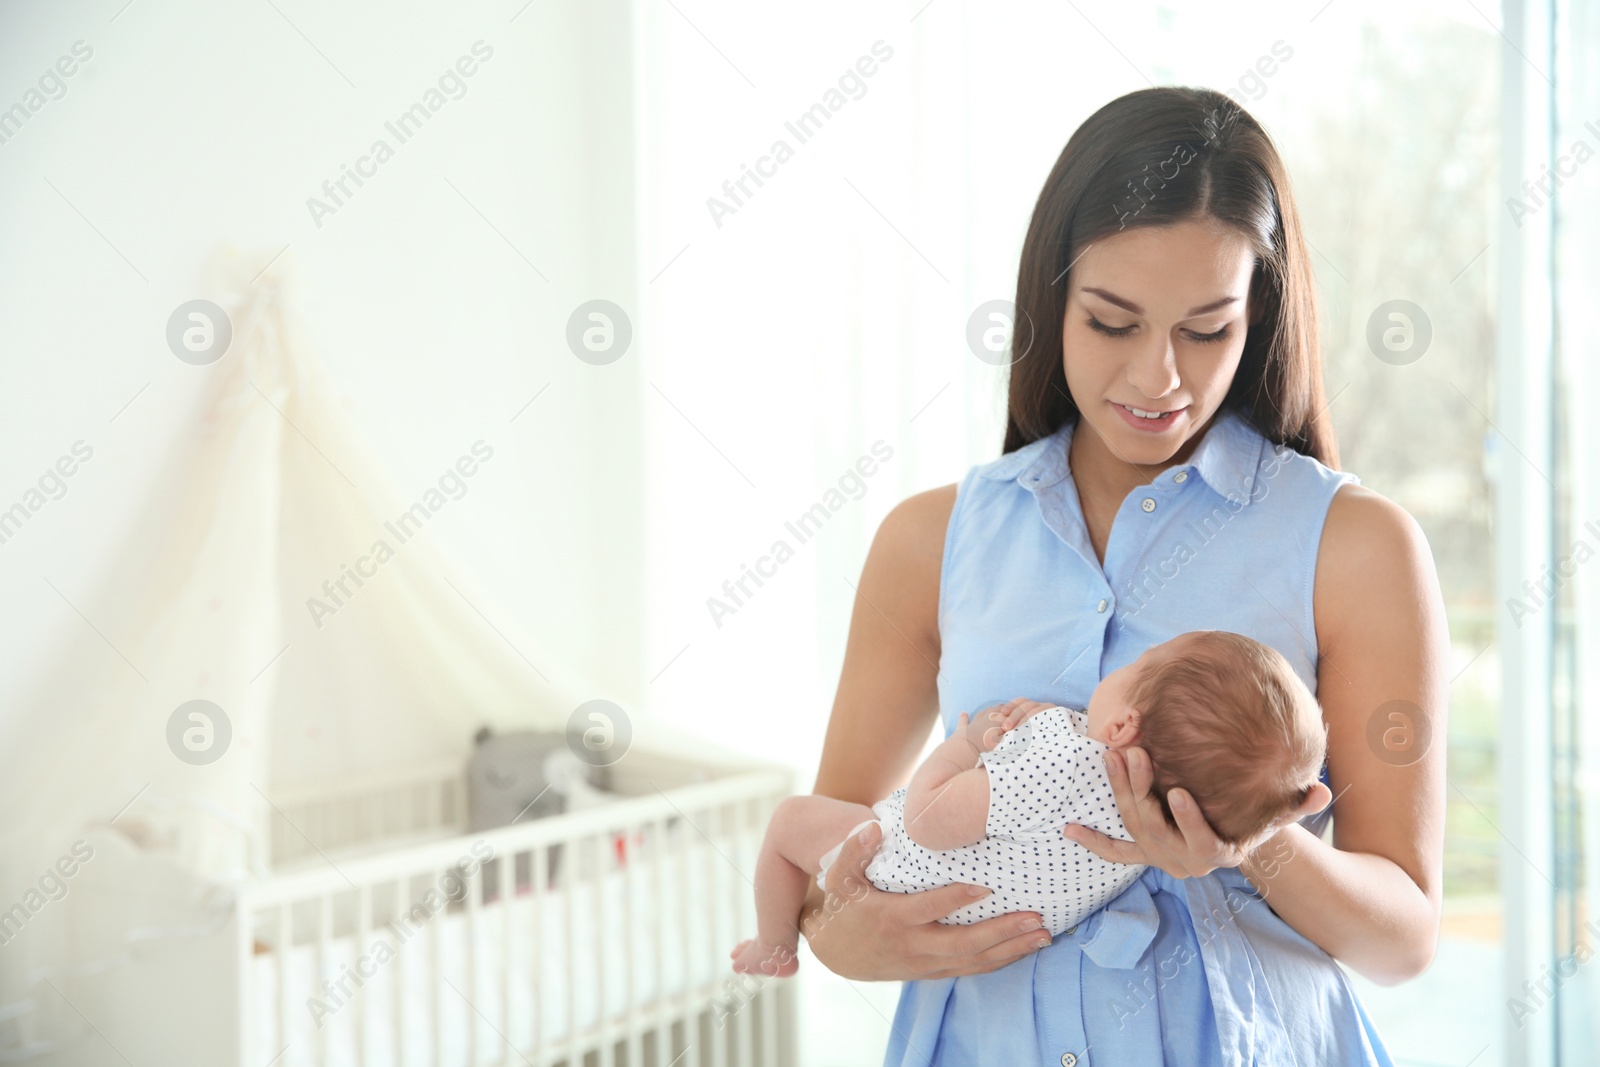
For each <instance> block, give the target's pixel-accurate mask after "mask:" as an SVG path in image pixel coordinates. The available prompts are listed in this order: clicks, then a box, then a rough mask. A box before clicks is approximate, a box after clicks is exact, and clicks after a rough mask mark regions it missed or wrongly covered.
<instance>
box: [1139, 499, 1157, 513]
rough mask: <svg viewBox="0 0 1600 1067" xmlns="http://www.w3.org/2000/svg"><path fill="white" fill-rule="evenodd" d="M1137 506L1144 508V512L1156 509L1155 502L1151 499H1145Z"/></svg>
mask: <svg viewBox="0 0 1600 1067" xmlns="http://www.w3.org/2000/svg"><path fill="white" fill-rule="evenodd" d="M1139 506H1140V507H1141V508H1144V509H1145V510H1146V511H1154V510H1155V509H1156V502H1155V500H1154V499H1153V498H1151V497H1145V498H1144V503H1143V504H1140V505H1139Z"/></svg>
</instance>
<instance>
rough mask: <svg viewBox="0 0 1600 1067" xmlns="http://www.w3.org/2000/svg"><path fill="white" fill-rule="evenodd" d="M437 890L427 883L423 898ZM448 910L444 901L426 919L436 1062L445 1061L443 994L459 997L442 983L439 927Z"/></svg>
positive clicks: (457, 998) (444, 1003)
mask: <svg viewBox="0 0 1600 1067" xmlns="http://www.w3.org/2000/svg"><path fill="white" fill-rule="evenodd" d="M430 881H431V879H430ZM437 891H438V890H436V889H434V887H433V885H429V887H428V889H427V890H426V891H424V893H423V899H424V900H426V899H427V894H428V893H429V892H437ZM423 910H424V911H427V910H428V906H427V905H426V904H423ZM449 911H450V903H449V902H448V901H446V902H445V903H444V904H443V905H442V906H441V907H440V908H439V911H438V914H436V915H433V916H432V917H431V918H429V919H428V961H429V964H430V966H429V972H428V982H429V984H430V985H431V986H432V987H433V996H432V997H431V998H429V1000H430V1007H431V1009H432V1012H433V1062H434V1063H437V1064H442V1063H445V1062H447V1061H446V1060H445V1055H444V1018H445V1011H446V1010H447V1005H446V1002H445V996H446V995H447V994H448V995H449V996H451V997H454V998H455V999H456V1000H457V1001H458V1002H459V1001H460V999H461V998H460V997H457V996H456V995H455V994H454V993H452V992H450V987H449V986H447V985H445V984H444V977H445V975H444V945H443V939H444V933H443V931H442V929H441V927H443V926H444V924H445V919H446V918H447V917H448V915H449Z"/></svg>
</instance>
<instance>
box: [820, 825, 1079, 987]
mask: <svg viewBox="0 0 1600 1067" xmlns="http://www.w3.org/2000/svg"><path fill="white" fill-rule="evenodd" d="M882 838H883V830H882V828H881V827H879V826H878V825H877V824H873V825H871V826H868V827H867V828H866V829H865V830H863V831H862V832H861V833H859V834H856V835H854V836H852V837H851V838H850V839H849V840H848V841H846V842H845V843H844V847H843V848H842V849H840V850H839V857H838V859H836V860H835V861H834V862H833V864H832V865H831V866H830V867H829V868H828V876H827V883H828V901H827V903H825V904H824V905H823V906H822V907H820V908H817V909H815V911H813V912H810V913H808V914H806V915H805V916H804V920H803V922H802V924H801V930H802V931H803V932H804V933H805V935H806V942H807V944H809V945H810V946H811V952H812V954H813V955H815V956H816V957H817V959H818V960H820V961H821V962H822V964H823V966H825V967H827V968H828V970H830V971H832V972H833V973H835V974H837V975H840V976H842V977H844V978H852V979H858V980H864V981H908V980H911V979H917V978H950V977H954V976H957V975H963V974H982V973H984V972H986V971H993V970H996V969H998V968H1000V967H1004V966H1005V965H1006V964H1008V963H1012V962H1014V961H1016V960H1019V959H1021V958H1022V957H1023V956H1026V955H1028V954H1029V953H1032V952H1036V951H1038V950H1039V949H1040V948H1043V947H1044V946H1045V945H1048V944H1049V943H1050V935H1049V933H1048V932H1047V931H1045V930H1044V928H1043V926H1042V924H1041V923H1040V916H1039V915H1038V914H1037V913H1036V912H1026V911H1019V912H1011V913H1009V914H1006V915H997V916H994V917H993V918H989V919H984V920H983V921H982V922H977V923H973V924H972V925H970V926H952V925H947V924H945V923H941V922H939V921H938V920H939V918H940V917H942V916H945V915H948V914H950V913H951V912H953V911H955V910H957V909H958V908H961V907H964V906H965V905H967V904H970V903H972V902H973V901H975V900H979V899H981V898H983V897H985V896H987V895H988V893H989V890H987V889H985V888H983V887H981V886H974V885H969V884H967V883H964V882H956V883H954V884H952V885H947V886H940V887H939V888H938V889H929V890H926V891H924V892H921V893H887V892H884V891H883V890H881V889H878V888H876V887H875V886H873V884H872V883H871V882H869V881H867V878H866V874H865V871H866V866H867V864H868V863H869V862H871V860H872V857H873V855H874V853H876V851H877V848H878V843H879V842H880V841H881V840H882ZM808 903H809V902H808Z"/></svg>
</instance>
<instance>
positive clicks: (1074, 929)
mask: <svg viewBox="0 0 1600 1067" xmlns="http://www.w3.org/2000/svg"><path fill="white" fill-rule="evenodd" d="M1077 932H1078V924H1077V923H1073V924H1072V925H1071V926H1069V927H1067V929H1066V934H1067V936H1068V937H1071V936H1072V935H1073V934H1075V933H1077Z"/></svg>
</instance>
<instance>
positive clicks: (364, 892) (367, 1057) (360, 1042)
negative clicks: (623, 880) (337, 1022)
mask: <svg viewBox="0 0 1600 1067" xmlns="http://www.w3.org/2000/svg"><path fill="white" fill-rule="evenodd" d="M371 931H372V886H370V885H365V884H364V885H362V887H361V888H360V889H358V890H357V891H356V934H355V951H354V953H353V954H354V956H355V960H356V970H357V973H358V974H359V973H360V968H361V957H362V956H363V955H365V953H366V951H367V947H368V941H369V939H370V937H371ZM373 976H374V977H376V976H377V975H376V972H374V975H373ZM355 1012H356V1015H355V1028H356V1035H355V1036H356V1067H367V1065H368V1064H369V1063H371V1062H372V1054H371V1053H370V1052H369V1051H368V1049H367V1001H366V998H365V997H362V999H361V1001H360V1003H358V1004H356V1005H355Z"/></svg>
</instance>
